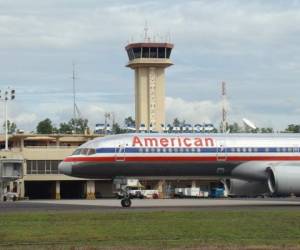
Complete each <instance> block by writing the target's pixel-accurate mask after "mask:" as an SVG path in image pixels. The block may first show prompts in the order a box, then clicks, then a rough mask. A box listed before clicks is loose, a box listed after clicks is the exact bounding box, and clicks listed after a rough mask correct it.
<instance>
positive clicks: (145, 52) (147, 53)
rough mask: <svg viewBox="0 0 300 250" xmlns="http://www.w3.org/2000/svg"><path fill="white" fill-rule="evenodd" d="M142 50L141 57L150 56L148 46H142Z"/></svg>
mask: <svg viewBox="0 0 300 250" xmlns="http://www.w3.org/2000/svg"><path fill="white" fill-rule="evenodd" d="M142 51H143V58H149V57H150V48H142Z"/></svg>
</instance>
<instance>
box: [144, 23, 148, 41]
mask: <svg viewBox="0 0 300 250" xmlns="http://www.w3.org/2000/svg"><path fill="white" fill-rule="evenodd" d="M144 41H145V42H149V37H148V23H147V21H146V22H145V27H144Z"/></svg>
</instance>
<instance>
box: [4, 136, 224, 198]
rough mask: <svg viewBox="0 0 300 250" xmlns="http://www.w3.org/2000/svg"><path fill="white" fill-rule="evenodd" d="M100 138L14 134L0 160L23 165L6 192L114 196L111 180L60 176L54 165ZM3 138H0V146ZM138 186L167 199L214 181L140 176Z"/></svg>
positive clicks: (43, 195)
mask: <svg viewBox="0 0 300 250" xmlns="http://www.w3.org/2000/svg"><path fill="white" fill-rule="evenodd" d="M99 136H102V135H99V134H97V135H95V134H93V135H58V134H53V135H52V134H51V135H38V134H15V135H10V136H9V151H5V150H1V151H0V161H1V160H2V161H4V160H8V159H15V160H16V159H17V160H18V161H20V162H21V163H22V165H23V175H24V176H23V178H22V179H19V180H16V181H13V182H11V183H10V185H8V186H7V187H6V189H7V191H10V192H17V193H18V194H19V197H20V198H28V199H95V198H112V197H115V193H114V192H115V186H114V183H113V180H112V179H97V180H92V179H81V178H74V177H70V176H66V175H63V174H60V173H59V171H58V164H59V163H60V162H61V161H62V160H63V159H64V158H65V157H66V156H68V155H70V154H72V152H73V151H74V150H75V149H76V148H77V147H78V146H79V145H81V144H82V143H85V142H86V141H88V140H91V139H93V138H95V137H99ZM4 143H5V138H4V136H3V135H0V146H1V148H4ZM139 180H140V183H141V184H142V185H143V186H144V187H145V188H146V189H156V190H158V191H159V193H160V197H162V198H163V197H171V196H172V190H174V188H176V187H196V186H197V187H202V189H204V190H205V189H207V190H209V189H211V188H212V187H215V186H216V185H218V181H217V180H216V179H211V178H203V177H202V178H199V177H188V178H187V177H186V178H182V177H180V176H179V177H178V178H176V177H175V178H173V177H172V178H166V177H161V178H160V177H155V178H153V177H143V178H139Z"/></svg>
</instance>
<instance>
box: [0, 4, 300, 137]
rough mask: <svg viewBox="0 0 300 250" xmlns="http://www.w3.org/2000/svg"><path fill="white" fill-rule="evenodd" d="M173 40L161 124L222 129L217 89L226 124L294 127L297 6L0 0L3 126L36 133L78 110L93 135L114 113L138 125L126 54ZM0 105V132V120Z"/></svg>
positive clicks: (298, 115)
mask: <svg viewBox="0 0 300 250" xmlns="http://www.w3.org/2000/svg"><path fill="white" fill-rule="evenodd" d="M145 22H147V24H148V28H149V32H148V33H149V36H150V37H151V38H152V39H155V40H156V41H158V40H166V39H169V38H170V39H171V42H172V43H174V49H173V51H172V54H171V59H172V61H173V63H174V65H173V66H171V67H169V68H167V69H166V72H165V73H166V117H167V122H172V121H173V119H174V118H175V117H178V118H179V119H180V120H186V121H187V122H189V123H192V124H193V123H202V122H212V123H213V124H215V125H216V126H218V124H219V123H220V120H221V82H222V81H225V82H226V84H227V100H228V101H227V103H228V104H227V106H228V121H229V122H230V123H232V122H238V123H241V121H242V119H243V118H247V119H249V120H251V121H252V122H254V123H255V124H256V125H257V126H259V127H273V128H275V130H282V129H284V128H285V127H287V125H288V124H291V123H297V124H298V123H300V98H299V93H300V85H299V83H300V46H299V44H300V1H297V0H290V1H284V0H282V1H281V0H261V1H257V0H252V1H245V0H226V1H222V0H219V1H218V0H215V1H214V0H199V1H181V0H165V1H155V0H144V1H130V0H122V1H121V0H115V1H113V0H112V1H105V0H102V1H101V0H85V1H84V0H43V1H39V0H14V1H11V0H0V89H1V90H2V92H3V91H5V90H6V89H7V88H8V87H10V88H13V89H15V90H16V99H15V100H13V101H10V102H9V103H8V117H9V119H10V120H11V121H14V122H15V123H16V124H17V126H18V128H20V129H23V130H25V131H32V130H34V129H35V128H36V125H37V123H38V122H39V121H41V120H44V119H45V118H50V119H51V120H52V121H53V123H54V124H55V125H57V126H58V125H59V124H60V123H61V122H66V121H68V120H69V119H70V118H72V116H73V94H72V93H73V90H72V63H73V62H74V63H75V68H76V76H77V79H76V93H77V95H76V102H77V106H78V107H79V110H80V113H81V116H82V117H83V118H87V119H88V120H89V125H90V127H93V126H94V125H95V123H101V122H104V113H105V112H113V113H114V115H115V120H116V121H117V122H119V123H120V124H121V125H122V124H123V121H124V118H125V117H127V116H133V117H134V74H133V71H132V70H131V69H129V68H127V67H125V65H126V63H127V62H128V58H127V54H126V51H125V49H124V47H125V46H126V45H127V44H128V42H139V41H142V40H143V36H144V27H145ZM1 106H3V105H2V104H1V105H0V123H1V120H2V121H3V120H4V118H3V117H4V116H3V112H2V109H3V108H2V107H1Z"/></svg>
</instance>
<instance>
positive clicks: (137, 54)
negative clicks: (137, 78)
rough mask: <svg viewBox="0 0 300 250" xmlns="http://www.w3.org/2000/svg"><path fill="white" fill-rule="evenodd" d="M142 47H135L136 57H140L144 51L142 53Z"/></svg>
mask: <svg viewBox="0 0 300 250" xmlns="http://www.w3.org/2000/svg"><path fill="white" fill-rule="evenodd" d="M141 50H142V49H141V48H133V53H134V58H140V57H141V55H142V53H141Z"/></svg>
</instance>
